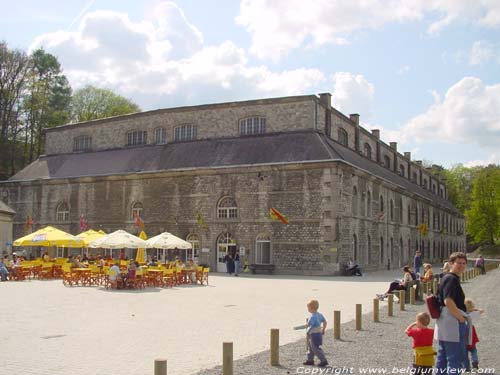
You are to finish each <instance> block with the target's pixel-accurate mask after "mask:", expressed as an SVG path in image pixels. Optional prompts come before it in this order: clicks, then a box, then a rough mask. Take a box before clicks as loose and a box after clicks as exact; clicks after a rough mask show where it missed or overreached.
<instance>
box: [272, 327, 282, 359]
mask: <svg viewBox="0 0 500 375" xmlns="http://www.w3.org/2000/svg"><path fill="white" fill-rule="evenodd" d="M270 363H271V366H278V365H279V364H280V330H279V329H276V328H273V329H271V358H270Z"/></svg>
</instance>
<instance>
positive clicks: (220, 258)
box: [217, 233, 236, 272]
mask: <svg viewBox="0 0 500 375" xmlns="http://www.w3.org/2000/svg"><path fill="white" fill-rule="evenodd" d="M228 252H229V254H231V255H233V256H234V254H235V253H236V244H235V243H234V241H233V240H232V238H231V235H230V234H229V233H223V234H221V235H220V236H219V237H218V238H217V272H226V263H224V257H225V256H226V254H227V253H228Z"/></svg>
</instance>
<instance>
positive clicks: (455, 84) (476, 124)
mask: <svg viewBox="0 0 500 375" xmlns="http://www.w3.org/2000/svg"><path fill="white" fill-rule="evenodd" d="M0 4H1V9H2V10H3V11H2V13H0V40H4V41H5V42H7V44H8V46H9V48H16V49H22V50H25V51H26V52H30V51H33V50H34V49H37V48H40V47H43V48H44V49H45V50H46V51H47V52H49V53H52V54H54V55H55V56H56V57H57V58H58V60H59V62H60V63H61V65H62V68H63V72H64V74H65V75H66V76H67V77H68V79H69V81H70V84H71V86H72V88H73V89H74V90H76V89H78V88H81V87H83V86H85V85H89V84H90V85H94V86H97V87H102V88H108V89H111V90H113V91H115V92H117V93H119V94H121V95H123V96H125V97H127V98H129V99H131V100H132V101H134V102H135V103H137V104H138V105H139V106H140V107H141V108H142V109H143V110H152V109H158V108H170V107H176V106H185V105H198V104H210V103H220V102H226V101H238V100H247V99H260V98H271V97H281V96H290V95H310V94H319V93H322V92H330V93H331V94H332V105H333V106H334V107H335V108H336V109H338V110H339V111H341V112H342V113H344V114H346V115H349V114H351V113H358V114H360V122H361V124H362V126H364V127H365V128H367V129H369V130H370V129H380V130H381V138H382V140H384V141H385V142H386V143H389V142H393V141H394V142H398V150H399V151H400V152H401V153H403V152H404V151H410V152H412V158H413V159H415V160H424V161H426V162H430V163H434V164H440V165H442V166H444V167H451V166H453V165H456V164H459V163H461V164H464V165H466V166H474V165H485V164H489V163H497V164H500V1H498V0H474V1H471V0H432V1H430V0H406V1H396V0H337V1H335V0H310V1H303V0H240V1H238V0H177V1H160V0H143V1H135V0H72V1H60V0H36V1H35V0H32V1H28V0H16V1H15V2H13V1H10V0H9V1H6V0H0Z"/></svg>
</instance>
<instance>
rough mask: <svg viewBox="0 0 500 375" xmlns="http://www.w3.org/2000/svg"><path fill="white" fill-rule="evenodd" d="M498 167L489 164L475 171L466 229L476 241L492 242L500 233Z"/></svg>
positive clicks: (499, 177) (499, 173) (499, 176)
mask: <svg viewBox="0 0 500 375" xmlns="http://www.w3.org/2000/svg"><path fill="white" fill-rule="evenodd" d="M499 208H500V168H499V167H498V166H494V165H489V166H488V167H485V168H482V169H480V170H479V171H478V172H477V175H476V177H475V178H474V182H473V186H472V197H471V204H470V209H469V210H468V211H467V219H468V225H467V229H468V230H467V231H468V233H469V234H470V235H471V236H472V238H473V240H474V242H476V243H486V244H491V245H492V244H494V243H495V238H496V237H498V236H499V234H500V215H499V212H500V211H499Z"/></svg>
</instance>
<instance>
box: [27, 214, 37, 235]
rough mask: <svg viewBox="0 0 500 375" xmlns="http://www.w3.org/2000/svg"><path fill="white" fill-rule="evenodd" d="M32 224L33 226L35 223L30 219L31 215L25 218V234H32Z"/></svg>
mask: <svg viewBox="0 0 500 375" xmlns="http://www.w3.org/2000/svg"><path fill="white" fill-rule="evenodd" d="M33 224H35V221H34V220H33V218H32V217H31V215H28V216H26V225H25V228H26V232H28V233H31V232H33Z"/></svg>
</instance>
